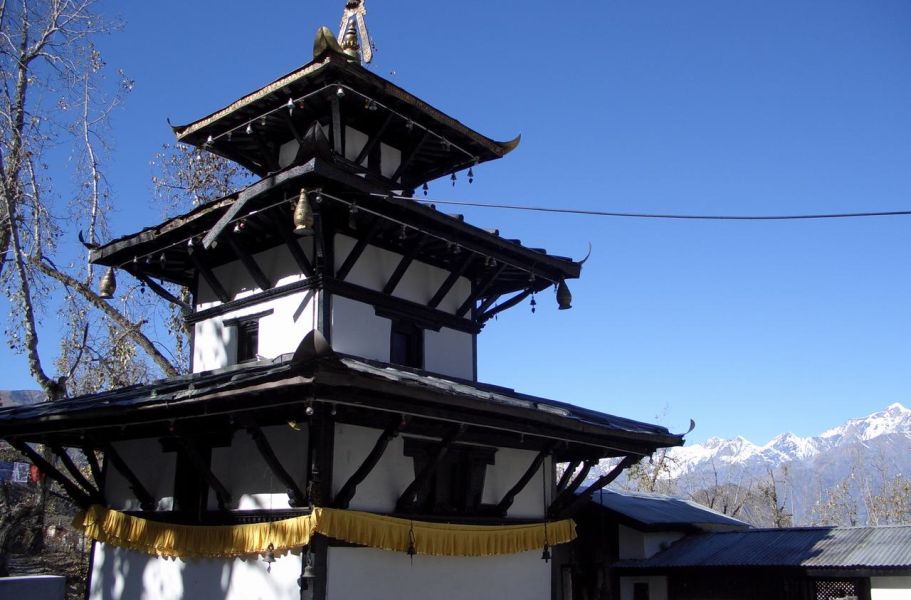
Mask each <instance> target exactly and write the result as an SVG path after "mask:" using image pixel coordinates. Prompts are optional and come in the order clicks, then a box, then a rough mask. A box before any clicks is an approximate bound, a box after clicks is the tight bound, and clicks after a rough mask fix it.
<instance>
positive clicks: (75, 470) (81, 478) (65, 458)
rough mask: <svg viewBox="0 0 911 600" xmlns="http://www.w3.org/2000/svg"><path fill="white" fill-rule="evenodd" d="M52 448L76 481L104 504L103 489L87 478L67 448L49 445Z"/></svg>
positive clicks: (92, 496) (98, 501)
mask: <svg viewBox="0 0 911 600" xmlns="http://www.w3.org/2000/svg"><path fill="white" fill-rule="evenodd" d="M48 448H50V449H51V452H53V453H54V454H56V455H57V458H59V459H60V462H62V463H63V466H64V467H65V468H66V470H67V471H69V473H70V475H72V477H73V479H74V480H76V483H77V484H79V485H80V486H82V489H84V490H85V491H86V492H87V493H88V495H89V496H90V497H91V498H92V500H93V501H95V502H97V503H100V504H104V498H103V497H102V495H101V490H100V489H98V488H96V487H95V486H93V485H92V484H91V483H89V480H88V479H86V478H85V475H83V474H82V472H81V471H80V470H79V467H77V466H76V463H74V462H73V459H72V458H70V455H69V453H68V452H67V451H66V448H63V447H61V446H48Z"/></svg>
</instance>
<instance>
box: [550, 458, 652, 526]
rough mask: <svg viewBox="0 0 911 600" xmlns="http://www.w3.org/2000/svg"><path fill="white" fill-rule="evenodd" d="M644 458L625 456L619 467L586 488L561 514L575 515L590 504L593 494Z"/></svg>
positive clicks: (561, 510) (618, 464) (562, 509)
mask: <svg viewBox="0 0 911 600" xmlns="http://www.w3.org/2000/svg"><path fill="white" fill-rule="evenodd" d="M642 458H643V457H641V456H624V457H623V460H621V461H620V462H619V463H617V465H616V466H615V467H614V468H613V469H611V470H610V472H608V473H605V474H604V475H602V476H601V477H599V478H598V479H596V480H595V482H594V483H593V484H591V485H590V486H588V487H587V488H585V491H584V492H582V493H581V494H578V495H577V496H576V497H575V498H572V500H571V501H569V502H568V503H567V504H566V508H561V509H560V514H561V515H565V516H572V515H574V514H575V513H576V512H577V511H578V510H579V509H580V508H582V507H583V506H585V505H586V504H588V502H589V501H590V500H591V496H592V494H593V493H595V492H597V491H598V490H600V489H601V488H603V487H604V486H606V485H607V484H609V483H610V482H612V481H613V480H615V479H616V478H617V477H619V476H620V474H621V473H622V472H623V471H624V470H625V469H626V468H627V467H631V466H633V465H634V464H636V463H637V462H639V461H640V460H642Z"/></svg>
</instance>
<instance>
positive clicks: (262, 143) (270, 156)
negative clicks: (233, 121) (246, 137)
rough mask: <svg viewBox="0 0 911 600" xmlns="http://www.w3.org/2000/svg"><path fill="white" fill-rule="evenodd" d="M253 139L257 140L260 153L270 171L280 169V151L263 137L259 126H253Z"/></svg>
mask: <svg viewBox="0 0 911 600" xmlns="http://www.w3.org/2000/svg"><path fill="white" fill-rule="evenodd" d="M253 141H254V142H256V146H257V147H258V148H259V151H260V155H261V156H262V157H263V158H264V159H265V160H266V168H268V169H269V172H270V173H274V172H276V171H278V170H279V166H278V152H277V151H276V150H275V149H274V148H272V147H271V146H270V145H269V144H268V143H267V142H266V140H264V139H263V136H262V134H261V133H260V132H259V129H257V128H253Z"/></svg>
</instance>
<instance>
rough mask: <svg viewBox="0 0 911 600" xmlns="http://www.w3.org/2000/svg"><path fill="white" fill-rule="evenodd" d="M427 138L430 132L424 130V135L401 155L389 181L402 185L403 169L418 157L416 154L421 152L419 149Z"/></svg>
mask: <svg viewBox="0 0 911 600" xmlns="http://www.w3.org/2000/svg"><path fill="white" fill-rule="evenodd" d="M429 137H430V131H428V130H424V134H423V135H422V136H421V137H420V138H418V139H417V141H416V142H415V143H414V145H413V146H412V147H411V148H409V149H408V150H406V151H405V152H404V153H402V159H401V162H400V163H399V166H398V168H397V169H396V170H395V172H394V173H393V174H392V177H390V178H389V179H391V180H392V181H393V182H396V181H400V182H401V183H402V184H403V185H404V183H405V182H404V181H401V177H402V174H403V173H405V169H407V168H408V167H409V166H410V165H411V163H412V161H414V159H415V157H416V156H417V155H418V152H420V151H421V147H423V146H424V142H426V141H427V139H428V138H429Z"/></svg>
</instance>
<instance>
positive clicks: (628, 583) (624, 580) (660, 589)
mask: <svg viewBox="0 0 911 600" xmlns="http://www.w3.org/2000/svg"><path fill="white" fill-rule="evenodd" d="M635 583H647V584H648V593H649V595H648V598H649V600H667V577H659V576H656V577H621V578H620V600H633V584H635Z"/></svg>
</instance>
